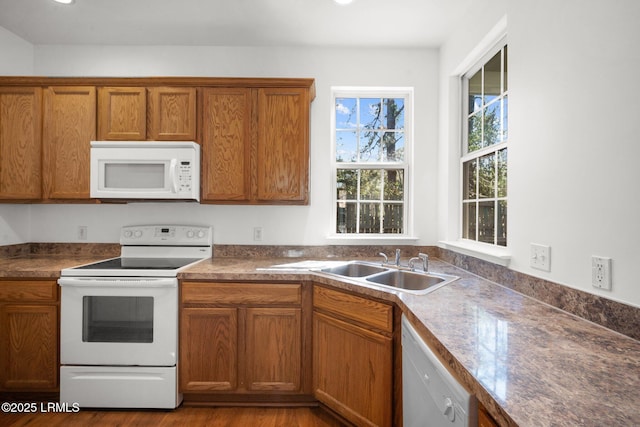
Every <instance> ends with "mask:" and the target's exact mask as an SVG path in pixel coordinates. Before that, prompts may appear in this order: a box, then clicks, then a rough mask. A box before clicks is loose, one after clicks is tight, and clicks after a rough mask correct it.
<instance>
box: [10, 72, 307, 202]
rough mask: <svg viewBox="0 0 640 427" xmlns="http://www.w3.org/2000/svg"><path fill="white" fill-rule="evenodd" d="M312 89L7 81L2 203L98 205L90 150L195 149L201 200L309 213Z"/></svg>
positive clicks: (280, 83)
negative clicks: (163, 145) (131, 146)
mask: <svg viewBox="0 0 640 427" xmlns="http://www.w3.org/2000/svg"><path fill="white" fill-rule="evenodd" d="M314 97H315V87H314V81H313V79H289V78H282V79H275V78H274V79H270V78H207V77H201V78H197V77H149V78H106V77H105V78H93V77H87V78H82V77H68V78H67V77H0V202H2V201H22V200H24V201H44V202H57V201H75V202H94V201H93V200H92V199H91V198H90V194H89V184H90V179H89V177H90V152H91V150H90V148H91V141H92V140H112V141H195V142H197V143H199V144H200V146H201V159H202V168H201V177H200V178H201V183H202V188H201V191H202V195H201V200H202V202H204V203H224V204H296V205H302V204H308V203H309V118H310V117H309V114H310V103H311V101H312V100H313V98H314Z"/></svg>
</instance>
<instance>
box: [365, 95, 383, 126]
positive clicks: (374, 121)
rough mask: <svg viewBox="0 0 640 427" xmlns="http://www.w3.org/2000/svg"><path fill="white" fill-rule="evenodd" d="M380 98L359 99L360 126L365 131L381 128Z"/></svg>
mask: <svg viewBox="0 0 640 427" xmlns="http://www.w3.org/2000/svg"><path fill="white" fill-rule="evenodd" d="M380 103H381V100H380V98H360V125H361V126H364V127H365V128H367V129H380V128H381V127H382V124H383V123H382V114H381V113H382V111H381V110H380Z"/></svg>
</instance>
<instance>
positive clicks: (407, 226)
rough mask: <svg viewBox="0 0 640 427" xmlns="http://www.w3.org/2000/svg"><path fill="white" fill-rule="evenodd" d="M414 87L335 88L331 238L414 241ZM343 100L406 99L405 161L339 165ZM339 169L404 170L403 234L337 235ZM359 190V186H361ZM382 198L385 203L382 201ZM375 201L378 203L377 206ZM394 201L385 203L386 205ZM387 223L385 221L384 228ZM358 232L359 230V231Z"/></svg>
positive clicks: (332, 105)
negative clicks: (340, 102) (338, 120)
mask: <svg viewBox="0 0 640 427" xmlns="http://www.w3.org/2000/svg"><path fill="white" fill-rule="evenodd" d="M413 92H414V89H413V87H369V86H362V87H360V86H349V87H343V86H336V87H331V112H330V118H331V120H330V122H331V126H330V127H331V144H330V145H331V147H330V153H329V155H330V168H331V170H330V175H331V178H330V179H331V213H330V232H329V237H330V238H337V239H358V240H361V239H362V240H370V239H383V240H389V239H395V240H398V239H406V238H411V239H414V238H413V237H412V235H413V211H412V193H411V191H412V181H413V139H414V138H413V111H414V104H413V102H414V101H413ZM339 98H359V99H369V98H380V99H384V98H403V99H404V108H405V110H404V158H403V160H402V161H393V162H384V161H380V162H374V161H364V162H338V161H337V160H336V150H337V140H336V134H337V130H338V129H337V128H336V100H337V99H339ZM339 169H354V170H385V169H396V170H402V171H403V174H404V189H403V194H404V198H403V200H401V201H398V204H402V205H403V206H404V208H403V232H402V233H360V232H359V231H358V232H355V233H339V232H338V231H337V216H338V202H339V199H338V195H337V178H338V170H339ZM358 187H359V186H358ZM382 197H383V196H382V195H381V200H382ZM377 201H378V199H375V200H374V202H377ZM363 202H364V200H362V199H360V198H358V199H356V201H355V203H357V204H358V205H360V204H362V203H363ZM386 202H391V203H393V202H394V201H392V200H388V201H387V200H385V201H384V203H386ZM359 220H360V218H359V215H357V223H358V224H359ZM382 224H383V220H381V226H382ZM356 229H357V230H358V229H359V227H356Z"/></svg>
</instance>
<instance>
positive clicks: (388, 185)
mask: <svg viewBox="0 0 640 427" xmlns="http://www.w3.org/2000/svg"><path fill="white" fill-rule="evenodd" d="M384 200H404V171H403V170H395V169H387V170H385V171H384Z"/></svg>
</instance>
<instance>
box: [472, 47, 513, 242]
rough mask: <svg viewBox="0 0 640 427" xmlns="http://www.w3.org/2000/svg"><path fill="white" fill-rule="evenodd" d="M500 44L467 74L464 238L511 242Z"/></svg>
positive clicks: (503, 65)
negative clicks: (496, 49)
mask: <svg viewBox="0 0 640 427" xmlns="http://www.w3.org/2000/svg"><path fill="white" fill-rule="evenodd" d="M500 46H502V47H501V48H499V50H498V51H497V53H496V52H495V51H493V52H492V53H491V54H490V59H489V60H485V61H481V64H479V65H478V66H477V67H476V68H475V69H474V70H473V71H471V72H469V73H467V74H466V75H464V76H463V78H462V83H463V86H462V87H463V91H464V98H465V101H464V102H463V108H464V112H463V113H464V118H465V119H464V120H463V123H464V128H465V129H464V131H463V146H462V158H461V167H462V238H463V239H468V240H475V241H478V242H483V243H489V244H492V245H498V246H507V143H508V114H507V112H508V98H507V94H508V91H507V46H506V45H504V44H500ZM478 68H479V69H478Z"/></svg>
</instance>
